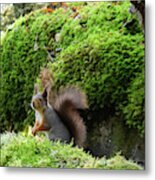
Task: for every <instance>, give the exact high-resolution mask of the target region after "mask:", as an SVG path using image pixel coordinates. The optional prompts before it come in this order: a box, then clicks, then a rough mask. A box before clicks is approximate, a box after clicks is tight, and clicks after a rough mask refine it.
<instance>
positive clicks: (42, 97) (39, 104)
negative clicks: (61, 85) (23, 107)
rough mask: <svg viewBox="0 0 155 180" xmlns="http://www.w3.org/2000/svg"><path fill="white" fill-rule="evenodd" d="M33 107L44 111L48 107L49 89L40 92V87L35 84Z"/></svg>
mask: <svg viewBox="0 0 155 180" xmlns="http://www.w3.org/2000/svg"><path fill="white" fill-rule="evenodd" d="M31 107H32V109H34V110H38V111H43V110H44V109H46V107H47V90H46V88H45V89H44V91H43V93H42V94H41V93H39V92H38V87H37V86H36V85H35V89H34V95H33V97H32V101H31Z"/></svg>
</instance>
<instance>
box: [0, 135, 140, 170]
mask: <svg viewBox="0 0 155 180" xmlns="http://www.w3.org/2000/svg"><path fill="white" fill-rule="evenodd" d="M1 166H10V167H51V168H97V169H135V170H141V169H142V167H140V166H138V165H137V164H136V163H134V162H131V161H127V160H125V159H124V158H123V157H122V156H120V155H116V156H115V157H113V158H111V159H109V160H107V159H105V158H102V159H96V158H94V157H92V156H91V155H90V154H88V153H85V152H84V151H83V150H82V149H79V148H77V147H72V144H69V145H66V144H62V143H60V142H50V141H48V140H47V139H45V138H44V137H40V138H39V139H38V138H35V137H32V136H27V137H26V136H24V135H21V134H18V135H17V134H11V133H7V134H3V135H1Z"/></svg>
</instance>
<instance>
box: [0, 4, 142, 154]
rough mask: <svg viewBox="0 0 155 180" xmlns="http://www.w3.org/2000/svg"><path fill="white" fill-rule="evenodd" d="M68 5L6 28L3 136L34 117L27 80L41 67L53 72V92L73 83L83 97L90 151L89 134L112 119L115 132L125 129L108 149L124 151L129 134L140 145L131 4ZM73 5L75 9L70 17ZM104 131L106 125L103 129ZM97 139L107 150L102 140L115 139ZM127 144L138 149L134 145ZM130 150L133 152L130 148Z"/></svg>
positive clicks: (138, 46)
mask: <svg viewBox="0 0 155 180" xmlns="http://www.w3.org/2000/svg"><path fill="white" fill-rule="evenodd" d="M68 5H69V7H68V8H67V9H64V8H61V7H60V8H57V9H56V10H55V11H53V12H52V13H48V12H44V11H42V10H37V11H33V12H31V13H30V14H28V15H25V16H24V17H21V18H19V19H17V21H16V22H15V23H14V25H13V26H12V28H10V29H8V30H7V32H6V35H5V37H4V39H3V41H2V49H1V69H0V71H1V78H0V84H1V93H0V102H1V103H0V114H1V116H0V128H1V130H2V132H3V131H5V130H8V131H12V130H14V131H15V132H18V131H19V130H23V129H24V128H26V127H27V126H28V125H30V124H32V122H33V121H34V116H33V112H32V110H31V109H30V106H29V104H30V100H31V96H32V93H33V87H34V83H35V82H36V79H37V77H38V75H39V72H40V69H41V67H43V66H45V65H48V66H49V67H50V69H51V70H52V71H53V72H54V77H55V89H58V88H59V87H60V86H65V85H70V84H74V85H77V86H80V88H81V89H83V90H84V91H85V92H86V94H87V96H88V101H89V106H90V110H89V113H88V115H87V118H86V119H85V121H86V124H87V129H88V141H89V143H90V146H91V147H92V146H95V144H94V142H96V140H93V139H95V138H96V134H95V133H92V132H94V131H95V130H96V132H99V131H98V129H104V128H100V127H99V126H102V125H103V124H104V123H106V122H109V123H110V122H111V119H115V124H118V126H116V127H120V126H121V127H124V128H125V129H126V131H125V132H124V131H123V130H122V131H119V128H118V129H117V131H116V132H119V133H120V132H124V133H125V134H124V133H123V134H121V135H118V136H119V138H118V139H121V137H125V138H122V141H123V140H124V143H123V142H122V141H119V142H121V144H119V148H116V147H114V148H113V149H114V150H115V149H117V150H123V149H124V148H126V147H125V146H126V141H125V139H126V137H127V135H128V131H130V132H131V134H133V133H134V132H136V134H135V136H136V137H137V139H138V140H137V141H140V142H143V140H144V34H143V31H142V28H141V26H140V24H139V20H138V18H137V16H136V15H133V14H130V13H129V8H130V6H131V4H130V2H88V3H68ZM72 6H77V7H78V13H77V15H75V12H73V10H72ZM128 22H133V23H132V27H131V26H129V25H128V26H127V23H128ZM119 124H121V125H119ZM103 127H105V126H103ZM109 127H111V126H109ZM109 127H108V123H107V126H106V129H107V128H109ZM94 128H95V129H94ZM108 130H109V131H111V132H112V130H110V129H108ZM132 130H133V132H132ZM104 132H106V130H105V131H104ZM116 132H115V133H114V134H115V137H117V134H116ZM101 136H102V133H99V134H98V136H97V138H98V139H100V145H101V146H100V147H102V146H107V147H108V144H104V143H105V137H107V139H110V140H111V141H112V144H111V145H112V146H113V144H117V142H118V139H117V140H116V142H115V138H108V134H107V135H106V134H104V136H103V138H102V139H101V138H99V137H101ZM113 137H114V136H113ZM138 144H139V142H138ZM140 144H141V143H140ZM134 146H135V148H136V147H137V146H139V145H137V142H136V143H135V145H134ZM107 149H108V148H107ZM103 150H104V148H101V152H102V153H103V154H104V153H106V151H103ZM142 151H144V149H142ZM129 152H130V154H132V150H131V149H128V153H129ZM113 153H114V151H113ZM128 153H127V154H128Z"/></svg>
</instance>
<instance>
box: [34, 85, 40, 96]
mask: <svg viewBox="0 0 155 180" xmlns="http://www.w3.org/2000/svg"><path fill="white" fill-rule="evenodd" d="M38 90H39V88H38V85H37V84H35V85H34V95H35V94H37V93H38Z"/></svg>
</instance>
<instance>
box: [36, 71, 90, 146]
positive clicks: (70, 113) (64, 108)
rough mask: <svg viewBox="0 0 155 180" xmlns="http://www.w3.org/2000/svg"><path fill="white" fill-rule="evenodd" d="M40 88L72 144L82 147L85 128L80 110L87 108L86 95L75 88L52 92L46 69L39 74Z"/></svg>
mask: <svg viewBox="0 0 155 180" xmlns="http://www.w3.org/2000/svg"><path fill="white" fill-rule="evenodd" d="M39 77H40V80H41V83H42V86H43V88H44V89H46V91H47V102H48V103H49V104H50V105H51V106H52V107H53V108H54V110H55V111H56V112H57V114H58V115H59V117H60V118H61V120H62V121H63V123H64V124H65V125H66V127H67V128H68V129H69V131H70V133H71V135H72V136H73V138H74V143H75V144H76V145H78V146H79V147H83V145H84V142H85V141H86V134H87V133H86V126H85V124H84V122H83V118H82V117H81V116H80V112H79V111H78V110H80V109H86V108H88V105H87V98H86V95H85V94H84V93H83V92H82V91H81V90H80V89H78V88H76V87H66V88H64V89H61V90H60V91H59V92H58V93H55V92H54V89H53V85H54V78H53V75H52V73H51V72H50V71H49V69H48V68H44V69H42V71H41V73H40V76H39Z"/></svg>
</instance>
